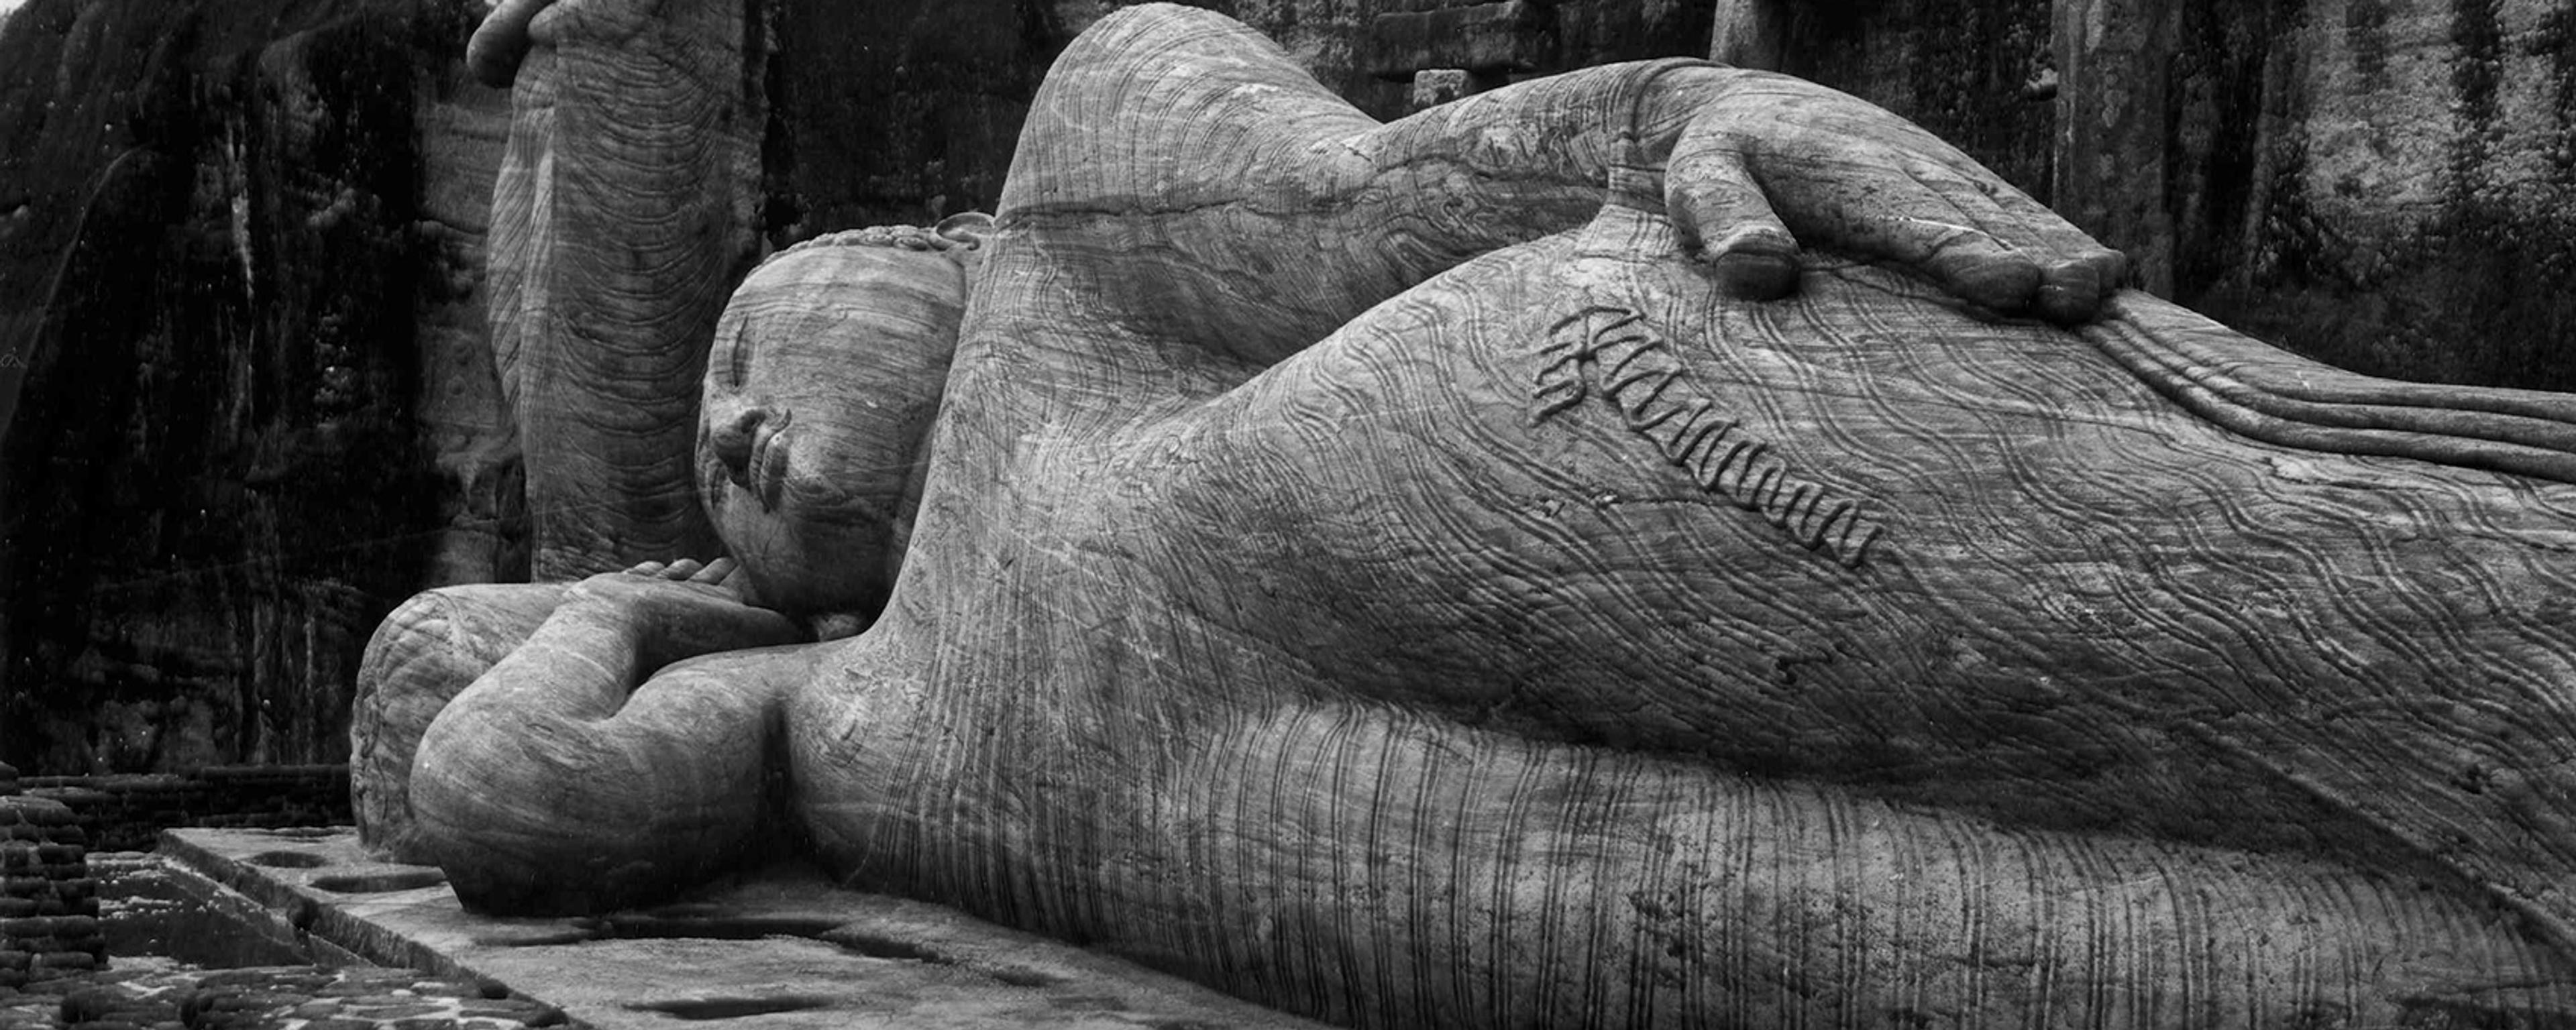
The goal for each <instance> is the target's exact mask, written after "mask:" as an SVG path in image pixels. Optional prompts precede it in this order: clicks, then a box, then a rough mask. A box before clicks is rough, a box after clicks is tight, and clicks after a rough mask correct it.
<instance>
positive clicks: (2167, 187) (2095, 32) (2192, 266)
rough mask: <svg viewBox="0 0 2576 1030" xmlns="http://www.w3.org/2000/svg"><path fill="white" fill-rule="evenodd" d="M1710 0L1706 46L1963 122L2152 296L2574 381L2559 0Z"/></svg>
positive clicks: (2239, 321)
mask: <svg viewBox="0 0 2576 1030" xmlns="http://www.w3.org/2000/svg"><path fill="white" fill-rule="evenodd" d="M1718 8H1719V14H1720V18H1719V20H1718V24H1719V25H1720V26H1722V27H1724V31H1722V32H1721V33H1719V34H1718V37H1717V38H1714V39H1713V40H1712V42H1713V45H1714V46H1718V47H1721V48H1732V50H1733V51H1734V53H1735V55H1736V56H1739V57H1740V56H1743V55H1746V54H1750V55H1754V56H1755V57H1757V58H1758V57H1760V56H1762V55H1763V54H1765V53H1766V51H1765V50H1764V47H1765V46H1766V45H1767V43H1766V40H1767V39H1769V38H1770V37H1766V36H1765V35H1764V33H1765V32H1768V33H1770V34H1772V36H1776V37H1777V38H1778V39H1779V40H1780V55H1781V56H1780V57H1779V62H1780V63H1779V66H1780V67H1781V68H1782V70H1785V71H1789V72H1792V73H1795V74H1799V75H1803V76H1807V77H1810V78H1813V79H1816V80H1818V81H1820V82H1823V83H1825V84H1827V85H1831V86H1835V87H1838V88H1841V89H1845V90H1849V91H1851V92H1853V93H1856V94H1859V95H1860V96H1862V97H1865V98H1867V99H1870V100H1872V101H1875V102H1878V103H1880V104H1884V105H1886V106H1887V107H1889V108H1891V109H1893V110H1895V111H1896V112H1897V113H1899V114H1903V115H1905V116H1907V117H1909V118H1913V119H1916V120H1918V121H1920V122H1922V123H1923V124H1925V125H1926V126H1928V127H1930V128H1932V129H1934V130H1935V131H1937V132H1939V133H1941V134H1942V135H1943V136H1945V137H1947V138H1949V139H1951V140H1953V141H1954V142H1957V143H1958V144H1959V145H1960V146H1961V147H1962V148H1963V149H1965V150H1967V151H1968V152H1969V153H1971V154H1973V155H1975V156H1976V157H1977V158H1978V159H1979V160H1982V161H1984V162H1986V163H1987V164H1989V165H1991V166H1992V167H1994V168H1995V169H1996V170H1997V171H1999V172H2001V173H2003V174H2004V176H2005V177H2006V178H2007V179H2010V180H2012V181H2013V182H2015V183H2016V184H2018V185H2020V186H2021V187H2023V188H2024V189H2026V190H2028V191H2030V192H2031V193H2032V194H2033V195H2035V196H2038V197H2040V198H2041V199H2043V200H2047V201H2049V202H2051V203H2052V204H2053V205H2055V206H2056V207H2057V208H2058V209H2059V210H2061V211H2064V212H2065V213H2066V214H2067V215H2068V217H2070V218H2072V219H2073V220H2075V222H2076V223H2077V224H2079V225H2082V226H2084V227H2085V228H2086V229H2088V230H2090V231H2092V232H2094V233H2095V234H2096V235H2098V236H2100V237H2101V238H2102V239H2103V241H2104V242H2107V243H2110V244H2112V245H2114V246H2118V247H2121V248H2122V249H2125V250H2127V251H2128V252H2129V253H2131V254H2132V255H2133V256H2135V257H2137V258H2138V259H2139V265H2140V272H2141V275H2142V278H2143V282H2144V285H2146V286H2147V287H2148V288H2150V289H2153V290H2155V291H2156V292H2159V293H2162V294H2165V295H2167V296H2170V297H2172V298H2174V299H2177V300H2180V301H2183V302H2184V303H2187V304H2190V305H2192V306H2193V307H2196V308H2199V309H2201V310H2203V311H2205V312H2208V313H2211V314H2214V315H2217V316H2219V317H2221V318H2223V319H2225V320H2227V321H2228V322H2229V323H2230V324H2232V325H2234V326H2236V327H2238V328H2240V329H2244V330H2246V331H2248V332H2251V333H2253V334H2255V335H2257V336H2262V337H2265V338H2267V339H2272V340H2275V341H2277V342H2281V343H2284V344H2287V345H2289V346H2292V347H2294V348H2297V349H2299V350H2302V351H2304V352H2307V353H2309V354H2311V355H2314V356H2317V357H2319V358H2322V359H2324V360H2327V361H2331V362H2334V363H2336V364H2341V365H2345V366H2347V367H2351V368H2354V369H2358V370H2361V371H2366V372H2371V373H2374V374H2380V375H2389V376H2396V377H2400V378H2416V379H2437V380H2445V381H2453V382H2476V383H2488V384H2502V385H2516V386H2526V387H2537V388H2543V389H2562V390H2563V389H2570V388H2576V357H2570V356H2568V355H2566V354H2564V353H2562V352H2561V349H2560V348H2559V347H2558V346H2557V344H2556V342H2555V341H2557V340H2559V339H2561V338H2563V337H2564V336H2565V335H2566V334H2567V330H2568V329H2569V328H2570V326H2571V323H2576V291H2571V290H2569V289H2568V286H2569V284H2570V282H2571V277H2576V214H2571V213H2570V211H2571V209H2570V207H2569V201H2570V200H2571V199H2576V196H2571V195H2576V156H2572V155H2576V145H2572V144H2571V141H2572V140H2576V122H2571V118H2576V49H2571V43H2576V40H2571V39H2570V38H2569V37H2570V35H2571V33H2576V14H2571V13H2570V12H2569V11H2568V10H2566V9H2565V6H2564V5H2563V4H2553V3H2547V2H2542V0H2460V2H2453V0H2440V2H2435V0H2263V2H2257V3H2231V2H2222V0H2189V2H2185V3H2160V2H2147V0H2054V2H2048V0H1977V2H1972V3H1965V4H1961V3H1938V4H1935V3H1923V2H1891V3H1881V4H1874V5H1860V6H1857V7H1855V6H1849V5H1828V4H1804V3H1783V2H1780V0H1720V2H1719V4H1718ZM1720 56H1728V55H1725V54H1721V55H1720ZM2052 97H2053V98H2054V102H2053V103H2049V102H2042V101H2046V100H2049V99H2050V98H2052Z"/></svg>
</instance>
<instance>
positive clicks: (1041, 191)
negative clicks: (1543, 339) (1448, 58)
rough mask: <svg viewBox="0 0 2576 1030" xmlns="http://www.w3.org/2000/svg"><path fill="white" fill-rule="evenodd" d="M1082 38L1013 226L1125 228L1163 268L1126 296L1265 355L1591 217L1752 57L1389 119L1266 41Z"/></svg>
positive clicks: (1034, 153) (1013, 202) (1635, 71)
mask: <svg viewBox="0 0 2576 1030" xmlns="http://www.w3.org/2000/svg"><path fill="white" fill-rule="evenodd" d="M1076 45H1077V47H1078V48H1081V49H1084V50H1086V51H1102V52H1090V53H1082V54H1074V53H1068V55H1067V56H1066V58H1065V59H1064V60H1063V61H1061V62H1060V63H1059V64H1058V66H1057V69H1056V71H1055V72H1054V73H1053V74H1051V75H1050V77H1049V78H1048V81H1047V85H1046V87H1045V88H1044V90H1043V91H1042V92H1041V95H1040V97H1039V98H1038V101H1037V103H1038V104H1039V105H1040V106H1042V107H1046V106H1061V107H1065V108H1069V109H1070V110H1067V111H1063V112H1059V113H1057V114H1056V116H1055V117H1052V118H1049V119H1045V120H1042V121H1038V122H1033V124H1036V125H1040V126H1041V128H1038V129H1033V130H1032V132H1033V133H1045V134H1046V135H1045V136H1044V137H1043V138H1040V137H1037V136H1034V135H1033V136H1032V138H1030V139H1025V140H1023V141H1022V144H1021V147H1020V152H1019V157H1018V159H1017V160H1016V161H1015V163H1014V164H1013V166H1012V170H1011V176H1010V180H1009V184H1008V186H1007V187H1006V192H1005V194H1004V196H1003V199H1002V205H1001V219H1002V227H1003V229H1004V231H1006V232H1007V231H1011V230H1013V229H1020V228H1042V229H1044V230H1046V231H1047V233H1048V235H1049V236H1050V237H1051V238H1052V239H1055V240H1059V241H1066V242H1067V243H1078V242H1079V241H1081V240H1083V239H1084V238H1086V237H1088V236H1089V235H1090V234H1091V232H1092V231H1093V230H1094V229H1095V228H1099V229H1106V228H1110V227H1113V226H1114V229H1115V238H1114V239H1104V240H1103V241H1102V242H1101V245H1102V246H1103V247H1104V248H1114V249H1115V250H1116V251H1117V253H1118V254H1119V255H1120V259H1121V261H1122V262H1127V263H1128V264H1126V265H1122V267H1131V268H1132V266H1133V265H1134V264H1148V265H1151V266H1153V267H1152V268H1151V269H1150V270H1143V269H1137V270H1132V271H1131V273H1130V274H1127V275H1123V276H1121V277H1120V279H1119V280H1118V281H1116V282H1104V283H1100V284H1097V285H1099V286H1100V287H1102V288H1103V289H1105V290H1108V291H1110V293H1109V295H1108V297H1106V298H1105V299H1108V300H1110V301H1111V302H1112V303H1114V304H1116V305H1117V306H1118V307H1119V308H1120V309H1121V311H1122V313H1134V314H1136V315H1137V316H1138V317H1142V318H1145V319H1147V320H1148V321H1162V320H1166V319H1168V320H1170V323H1171V324H1170V325H1168V326H1163V325H1156V326H1154V328H1158V329H1160V328H1168V329H1171V330H1173V331H1175V332H1176V333H1177V334H1178V335H1181V336H1184V337H1187V338H1193V339H1198V340H1208V341H1223V342H1224V343H1225V344H1226V345H1228V346H1231V347H1233V348H1234V349H1236V350H1237V351H1238V352H1240V353H1241V355H1242V356H1244V357H1246V358H1249V359H1251V360H1254V361H1256V362H1262V363H1267V362H1269V361H1275V360H1277V359H1278V358H1279V357H1281V356H1284V355H1285V354H1287V353H1290V352H1293V351H1294V350H1296V349H1297V348H1299V347H1303V346H1304V345H1306V344H1308V343H1311V342H1313V341H1314V340H1316V339H1318V338H1320V337H1321V336H1323V335H1324V334H1325V333H1326V332H1329V331H1330V330H1331V329H1332V328H1334V327H1335V326H1338V325H1340V324H1342V323H1343V322H1345V321H1348V320H1349V319H1350V318H1351V317H1353V316H1355V315H1357V314H1358V313H1360V312H1361V311H1364V310H1366V309H1367V308H1368V307H1370V306H1371V305H1374V304H1376V303H1377V302H1378V301H1381V300H1384V299H1386V298H1388V297H1391V296H1394V295H1395V294H1397V293H1399V292H1401V291H1403V290H1405V289H1407V288H1410V287H1411V286H1413V285H1415V284H1416V283H1419V282H1422V281H1423V280H1425V279H1428V278H1430V277H1431V276H1434V275H1437V274H1439V273H1441V272H1443V271H1446V270H1448V269H1449V268H1451V267H1454V266H1456V265H1457V264H1459V263H1460V262H1463V261H1465V260H1467V259H1468V258H1471V257H1474V256H1476V255H1477V254H1481V253H1485V252H1488V251H1491V250H1494V249H1497V248H1500V247H1504V246H1509V245H1511V244H1514V243H1518V242H1522V241H1525V240H1528V239H1532V238H1535V237H1538V236H1543V235H1546V234H1549V233H1553V232H1557V231H1560V230H1564V229H1568V228H1572V227H1574V226H1578V225H1581V224H1582V223H1583V222H1584V221H1585V220H1587V219H1589V218H1590V217H1591V216H1592V215H1593V214H1594V213H1595V212H1596V211H1598V210H1599V208H1600V206H1601V203H1602V198H1603V188H1604V186H1605V184H1606V183H1607V182H1608V180H1609V173H1610V171H1611V169H1612V167H1613V166H1614V165H1616V164H1618V163H1619V162H1621V161H1623V160H1627V159H1629V158H1631V157H1634V158H1636V159H1638V160H1641V161H1642V162H1644V163H1645V165H1647V166H1648V167H1649V168H1650V169H1652V168H1654V167H1655V166H1657V165H1659V163H1660V162H1661V161H1662V159H1663V157H1664V156H1665V154H1666V153H1667V152H1669V151H1670V149H1671V147H1672V146H1673V143H1674V141H1675V139H1677V138H1678V137H1679V135H1680V134H1681V132H1682V130H1683V128H1684V126H1685V125H1687V124H1688V123H1689V121H1690V120H1691V119H1692V118H1693V117H1694V116H1695V115H1696V114H1697V113H1698V112H1699V111H1701V110H1702V109H1703V108H1704V107H1705V106H1706V105H1707V104H1710V103H1714V102H1717V101H1718V100H1719V99H1721V97H1722V95H1723V93H1724V92H1725V91H1726V89H1727V88H1728V86H1729V84H1730V83H1733V82H1736V81H1737V80H1739V79H1740V78H1742V77H1743V76H1745V75H1748V74H1752V73H1745V72H1739V71H1735V70H1732V69H1726V68H1720V67H1716V66H1712V65H1708V64H1705V63H1703V62H1696V61H1680V60H1669V61H1651V62H1639V63H1631V64H1622V65H1613V66H1608V67H1602V68H1593V69H1586V70H1583V71H1577V72H1571V73H1567V74H1565V75H1560V76H1554V77H1551V78H1547V79H1541V80H1534V81H1531V82H1527V83H1521V84H1517V85H1513V86H1509V87H1506V88H1504V89H1501V90H1497V91H1494V92H1492V93H1489V94H1484V95H1480V96H1477V97H1472V98H1469V99H1467V100H1464V101H1461V102H1458V103H1455V104H1451V105H1447V106H1444V107H1441V108H1438V109H1436V110H1433V111H1428V112H1425V113H1423V114H1419V115H1416V116H1414V117H1412V118H1408V119H1404V120H1402V121H1399V122H1396V123H1393V124H1388V125H1381V124H1379V123H1377V122H1376V121H1374V120H1372V119H1370V118H1368V117H1367V116H1365V115H1363V114H1361V113H1360V112H1359V111H1357V110H1355V109H1353V108H1352V107H1351V106H1350V105H1349V104H1347V103H1345V102H1343V101H1342V100H1340V99H1339V98H1337V97H1334V96H1332V95H1331V94H1330V93H1327V92H1325V91H1323V90H1322V89H1320V88H1319V87H1317V86H1316V85H1315V83H1314V81H1313V79H1311V78H1310V77H1308V76H1307V75H1306V74H1305V73H1304V72H1303V71H1302V70H1301V69H1299V68H1297V67H1296V66H1295V65H1294V64H1293V63H1291V62H1289V61H1287V60H1286V59H1285V58H1284V57H1283V56H1281V55H1279V54H1277V52H1276V51H1275V50H1272V49H1271V48H1269V47H1268V46H1267V45H1266V44H1261V43H1258V42H1257V41H1249V40H1247V39H1245V38H1233V37H1227V36H1223V35H1221V34H1219V35H1210V34H1207V33H1205V32H1201V31H1198V30H1197V29H1194V28H1189V27H1185V26H1176V25H1175V24H1171V23H1167V22H1164V21H1161V20H1157V19H1132V20H1129V21H1127V22H1125V23H1121V24H1119V25H1117V26H1112V27H1110V28H1108V29H1105V30H1103V31H1099V32H1094V33H1090V34H1086V35H1085V36H1084V37H1083V39H1082V41H1080V42H1078V43H1077V44H1076ZM1632 140H1633V141H1634V142H1635V143H1636V144H1637V147H1636V149H1635V150H1634V152H1632V151H1631V147H1630V143H1631V141H1632ZM1140 156H1141V157H1142V159H1140ZM1658 181H1659V180H1658ZM1220 244H1221V245H1220ZM1140 289H1143V290H1150V291H1152V292H1151V295H1143V296H1134V297H1129V296H1126V295H1125V294H1127V293H1130V292H1133V291H1136V290H1140Z"/></svg>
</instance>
